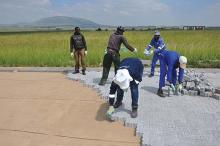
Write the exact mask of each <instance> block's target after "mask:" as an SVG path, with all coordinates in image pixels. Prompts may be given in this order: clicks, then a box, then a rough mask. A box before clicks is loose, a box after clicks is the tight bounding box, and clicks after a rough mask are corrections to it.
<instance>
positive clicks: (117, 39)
mask: <svg viewBox="0 0 220 146" xmlns="http://www.w3.org/2000/svg"><path fill="white" fill-rule="evenodd" d="M122 43H123V44H124V45H125V47H126V48H128V49H129V50H130V51H132V52H133V51H134V48H133V47H132V46H130V45H129V44H128V41H127V39H126V38H125V37H124V36H123V35H122V34H119V33H118V32H115V33H113V34H111V36H110V38H109V42H108V47H107V49H108V50H109V49H111V50H114V51H115V52H117V53H119V51H120V48H121V44H122Z"/></svg>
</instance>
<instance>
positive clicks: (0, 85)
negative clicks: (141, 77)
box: [0, 72, 140, 146]
mask: <svg viewBox="0 0 220 146" xmlns="http://www.w3.org/2000/svg"><path fill="white" fill-rule="evenodd" d="M106 107H107V105H106V103H105V102H104V101H103V100H102V99H100V97H98V95H97V93H96V92H95V91H93V90H92V89H89V88H86V87H84V86H83V85H82V84H80V83H78V82H74V81H71V80H67V79H66V77H65V75H63V74H61V73H18V72H12V73H5V72H1V73H0V146H138V145H140V141H139V139H138V138H137V137H135V136H134V129H132V128H126V127H124V126H123V125H122V124H121V123H118V122H109V121H107V120H106V118H105V112H106V110H107V109H106Z"/></svg>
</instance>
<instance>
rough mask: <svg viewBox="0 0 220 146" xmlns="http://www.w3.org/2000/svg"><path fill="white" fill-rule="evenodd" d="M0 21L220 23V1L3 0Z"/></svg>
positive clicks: (148, 23)
mask: <svg viewBox="0 0 220 146" xmlns="http://www.w3.org/2000/svg"><path fill="white" fill-rule="evenodd" d="M0 3H1V5H0V24H13V23H20V22H32V21H35V20H38V19H40V18H44V17H50V16H71V17H80V18H85V19H89V20H92V21H94V22H96V23H99V24H106V25H158V26H160V25H171V26H174V25H209V26H220V16H219V14H220V0H0Z"/></svg>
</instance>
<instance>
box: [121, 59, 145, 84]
mask: <svg viewBox="0 0 220 146" xmlns="http://www.w3.org/2000/svg"><path fill="white" fill-rule="evenodd" d="M119 69H127V70H128V72H129V74H130V76H131V77H132V78H133V79H134V80H137V81H139V82H141V81H142V76H143V71H144V65H143V64H142V62H141V60H140V59H138V58H125V59H124V60H122V61H121V63H120V67H119Z"/></svg>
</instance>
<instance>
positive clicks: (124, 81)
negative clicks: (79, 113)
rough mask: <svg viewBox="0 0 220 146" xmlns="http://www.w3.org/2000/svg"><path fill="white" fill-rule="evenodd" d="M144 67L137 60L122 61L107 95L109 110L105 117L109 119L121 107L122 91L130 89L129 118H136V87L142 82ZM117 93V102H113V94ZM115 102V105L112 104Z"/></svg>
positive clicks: (126, 59) (127, 59) (137, 92)
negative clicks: (130, 108)
mask: <svg viewBox="0 0 220 146" xmlns="http://www.w3.org/2000/svg"><path fill="white" fill-rule="evenodd" d="M143 70H144V66H143V64H142V62H141V60H140V59H137V58H125V59H124V60H122V62H121V64H120V67H119V69H118V70H117V73H116V75H115V77H114V78H113V81H112V83H111V87H110V93H109V109H108V111H107V113H106V114H107V116H109V117H111V115H112V113H114V109H115V108H118V107H119V106H121V105H122V100H123V96H124V91H127V90H128V88H129V87H130V90H131V99H132V103H131V107H132V112H131V117H132V118H136V117H137V115H138V113H137V109H138V98H139V91H138V85H139V83H140V82H141V81H142V76H143ZM116 92H117V100H116V102H115V93H116ZM114 102H115V103H114Z"/></svg>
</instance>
